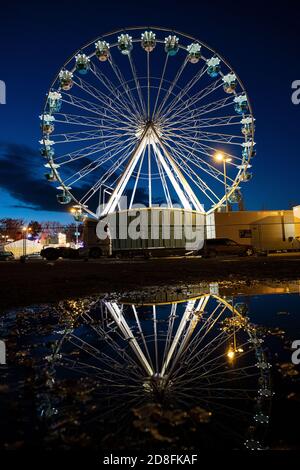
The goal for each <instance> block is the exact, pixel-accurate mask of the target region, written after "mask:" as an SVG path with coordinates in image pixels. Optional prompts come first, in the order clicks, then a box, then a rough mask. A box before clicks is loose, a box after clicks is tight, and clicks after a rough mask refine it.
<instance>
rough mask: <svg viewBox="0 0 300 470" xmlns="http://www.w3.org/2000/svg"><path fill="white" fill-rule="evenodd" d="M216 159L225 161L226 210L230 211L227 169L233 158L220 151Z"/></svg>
mask: <svg viewBox="0 0 300 470" xmlns="http://www.w3.org/2000/svg"><path fill="white" fill-rule="evenodd" d="M215 160H217V161H218V162H223V174H224V187H225V201H226V212H228V197H227V171H226V163H229V162H231V160H232V158H230V157H226V155H224V153H223V152H218V153H217V154H216V155H215Z"/></svg>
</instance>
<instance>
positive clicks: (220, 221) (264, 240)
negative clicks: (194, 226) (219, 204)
mask: <svg viewBox="0 0 300 470" xmlns="http://www.w3.org/2000/svg"><path fill="white" fill-rule="evenodd" d="M207 234H208V238H214V237H217V238H220V237H226V238H231V239H232V240H235V241H236V242H238V243H242V244H252V245H253V246H254V248H255V249H256V250H262V251H272V250H295V249H300V206H296V207H294V208H293V209H292V210H275V211H234V212H215V213H214V214H213V215H212V216H211V217H208V219H207Z"/></svg>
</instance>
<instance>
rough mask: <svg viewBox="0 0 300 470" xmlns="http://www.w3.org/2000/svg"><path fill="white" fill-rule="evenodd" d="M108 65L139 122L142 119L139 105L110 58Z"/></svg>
mask: <svg viewBox="0 0 300 470" xmlns="http://www.w3.org/2000/svg"><path fill="white" fill-rule="evenodd" d="M108 60H109V63H110V65H111V68H112V69H113V71H114V73H115V75H116V77H117V79H118V80H119V82H120V85H121V86H122V88H123V89H124V91H125V93H126V95H127V97H128V99H129V100H130V102H131V105H132V106H133V108H134V109H135V112H136V115H138V116H139V118H140V120H141V119H142V110H141V109H139V105H138V103H137V101H136V99H135V97H134V96H133V94H132V93H131V90H130V88H129V86H128V84H127V83H126V81H125V79H124V77H123V75H122V73H121V71H120V69H119V67H118V66H117V64H116V63H115V62H114V61H113V58H112V56H110V57H109V59H108Z"/></svg>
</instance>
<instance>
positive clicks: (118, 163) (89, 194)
mask: <svg viewBox="0 0 300 470" xmlns="http://www.w3.org/2000/svg"><path fill="white" fill-rule="evenodd" d="M133 147H134V146H131V147H130V150H129V151H128V152H125V154H123V155H122V157H121V158H119V159H118V160H117V161H116V162H115V163H114V165H113V166H112V167H111V168H110V169H109V170H107V172H106V173H105V174H104V175H102V177H101V178H100V179H99V180H98V181H97V182H96V183H95V184H94V185H93V186H92V187H91V188H90V189H89V191H88V192H87V193H86V194H85V195H84V196H83V197H82V198H81V200H80V201H81V202H82V203H83V204H84V205H85V204H86V203H87V202H88V201H89V200H90V198H91V197H92V196H93V195H94V194H95V193H96V192H97V191H98V190H99V187H100V186H101V184H103V183H105V182H106V181H107V180H108V179H109V178H110V177H111V176H112V175H113V174H114V173H115V172H116V171H117V170H118V169H119V168H120V166H121V165H122V164H123V163H124V162H125V161H126V160H127V159H128V158H129V157H130V155H131V153H132V149H133ZM121 150H122V149H121Z"/></svg>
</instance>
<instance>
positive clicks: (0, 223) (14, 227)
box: [0, 218, 24, 241]
mask: <svg viewBox="0 0 300 470" xmlns="http://www.w3.org/2000/svg"><path fill="white" fill-rule="evenodd" d="M23 227H24V220H23V219H11V218H3V219H0V234H1V238H2V239H6V240H7V239H10V240H14V241H15V240H20V239H21V238H22V236H23V235H22V228H23Z"/></svg>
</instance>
